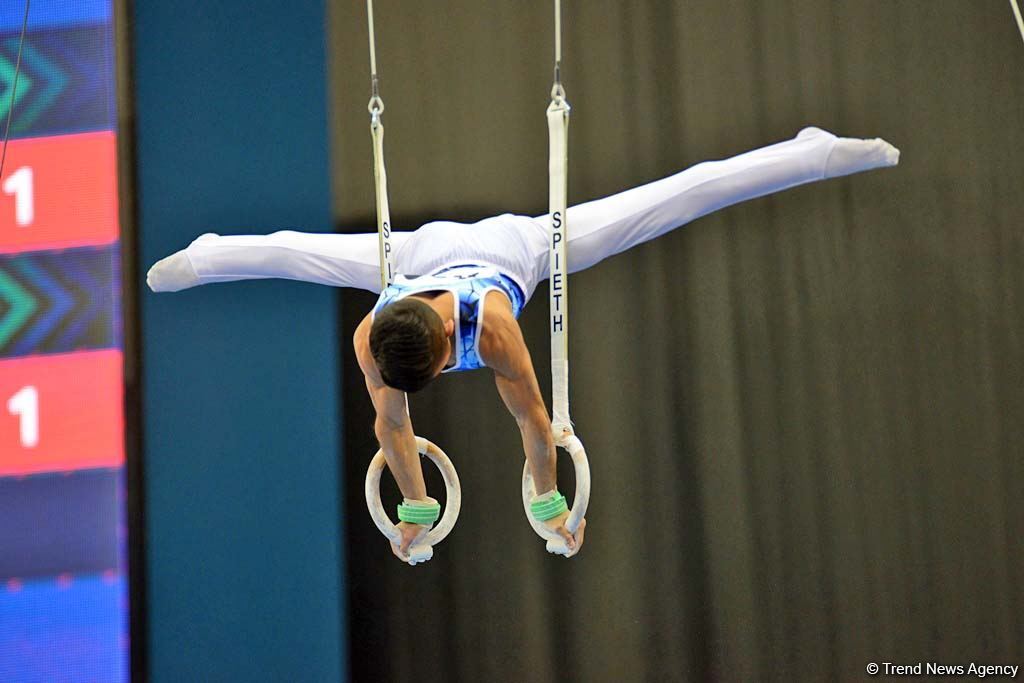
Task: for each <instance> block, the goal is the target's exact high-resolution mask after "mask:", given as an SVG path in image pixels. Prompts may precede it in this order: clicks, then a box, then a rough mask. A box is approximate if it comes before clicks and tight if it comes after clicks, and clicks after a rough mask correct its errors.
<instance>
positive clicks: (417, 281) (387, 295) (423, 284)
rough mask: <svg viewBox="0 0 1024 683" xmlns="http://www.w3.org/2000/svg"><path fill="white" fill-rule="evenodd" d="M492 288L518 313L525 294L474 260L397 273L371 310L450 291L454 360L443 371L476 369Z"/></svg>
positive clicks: (504, 276)
mask: <svg viewBox="0 0 1024 683" xmlns="http://www.w3.org/2000/svg"><path fill="white" fill-rule="evenodd" d="M492 290H496V291H499V292H501V293H503V294H504V295H505V296H507V297H508V298H509V301H511V302H512V315H514V316H515V317H516V318H518V317H519V313H520V311H522V310H523V306H525V305H526V297H525V295H524V294H523V290H522V289H520V287H519V285H517V284H516V283H515V282H514V281H513V280H512V278H510V277H508V276H507V275H503V274H502V273H500V272H499V271H498V270H497V269H496V268H492V267H487V266H480V265H474V264H462V265H455V266H447V267H445V268H442V269H441V270H438V271H437V272H434V273H431V274H430V275H423V276H420V277H406V276H404V275H398V276H396V277H395V281H394V283H393V284H391V285H390V286H389V287H387V288H386V289H385V290H384V291H383V292H381V293H380V298H378V299H377V303H376V305H375V306H374V307H373V312H374V313H376V312H377V311H379V310H381V309H382V308H384V307H385V306H387V305H389V304H392V303H394V302H396V301H398V300H399V299H404V298H405V297H407V296H410V295H412V294H422V293H423V292H451V293H452V294H453V295H454V296H455V301H456V305H455V314H454V318H455V335H456V338H455V341H454V344H455V351H456V353H455V364H454V365H452V366H451V367H450V368H446V369H445V370H444V372H462V371H464V370H477V369H479V368H482V367H484V366H485V364H484V362H483V359H481V358H480V329H481V328H482V327H483V321H484V303H485V300H486V298H487V293H488V292H490V291H492Z"/></svg>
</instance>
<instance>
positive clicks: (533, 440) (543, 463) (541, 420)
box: [480, 292, 586, 556]
mask: <svg viewBox="0 0 1024 683" xmlns="http://www.w3.org/2000/svg"><path fill="white" fill-rule="evenodd" d="M492 295H493V296H492ZM492 302H493V303H492ZM480 357H481V358H482V359H483V361H484V362H485V363H486V364H487V366H488V367H490V368H491V369H492V370H494V380H495V383H496V384H497V386H498V393H499V394H500V395H501V398H502V400H503V401H504V402H505V406H506V407H508V410H509V412H510V413H512V417H514V418H515V420H516V424H518V425H519V431H520V433H521V434H522V437H523V450H524V451H525V452H526V460H527V461H528V462H529V464H530V474H531V475H532V476H533V481H534V486H535V487H536V490H537V491H538V492H539V493H543V492H546V491H550V490H552V489H554V488H555V486H556V474H555V457H556V456H555V442H554V438H553V437H552V435H551V419H550V418H549V417H548V410H547V407H546V406H545V405H544V399H543V398H542V397H541V394H540V386H539V385H538V384H537V375H536V373H535V372H534V370H533V361H532V360H531V359H530V351H529V349H527V348H526V342H525V341H524V340H523V333H522V330H521V329H520V328H519V323H518V321H516V319H515V316H513V315H512V305H511V303H509V301H508V299H507V298H506V297H504V296H500V295H498V294H496V293H493V292H492V293H491V295H488V299H487V316H486V318H485V319H484V329H483V331H482V332H481V335H480ZM568 517H569V513H568V512H564V513H562V514H561V515H559V516H558V517H555V518H554V519H550V520H548V521H547V522H546V524H547V525H548V526H549V527H550V528H551V529H552V530H553V531H555V532H556V533H558V534H559V535H560V536H562V538H564V539H565V542H566V544H567V545H568V546H569V549H570V556H571V555H574V554H576V553H577V552H579V549H580V547H581V546H582V545H583V531H584V528H585V527H586V520H583V521H582V522H581V523H580V526H579V528H578V529H577V530H576V536H575V538H574V537H573V535H572V534H570V533H569V531H568V529H566V528H565V520H566V519H568Z"/></svg>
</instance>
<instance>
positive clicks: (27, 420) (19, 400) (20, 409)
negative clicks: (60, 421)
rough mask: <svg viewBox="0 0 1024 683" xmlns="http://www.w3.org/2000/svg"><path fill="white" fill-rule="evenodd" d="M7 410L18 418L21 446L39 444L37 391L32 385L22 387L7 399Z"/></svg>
mask: <svg viewBox="0 0 1024 683" xmlns="http://www.w3.org/2000/svg"><path fill="white" fill-rule="evenodd" d="M7 412H9V413H10V414H11V415H15V416H17V417H19V418H20V426H21V429H20V434H21V447H22V448H35V447H36V446H38V445H39V392H38V391H37V390H36V388H35V387H33V386H27V387H22V388H21V389H19V390H18V393H16V394H15V395H14V396H11V398H10V400H8V401H7Z"/></svg>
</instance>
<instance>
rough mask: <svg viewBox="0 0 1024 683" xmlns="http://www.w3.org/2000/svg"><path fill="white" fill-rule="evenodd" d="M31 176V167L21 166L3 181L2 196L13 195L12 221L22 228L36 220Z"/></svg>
mask: <svg viewBox="0 0 1024 683" xmlns="http://www.w3.org/2000/svg"><path fill="white" fill-rule="evenodd" d="M32 176H33V174H32V169H31V167H29V166H22V167H21V168H19V169H18V170H17V171H15V172H14V173H12V174H11V175H9V176H7V180H5V181H4V187H3V189H4V194H8V195H14V220H15V221H17V223H18V225H19V226H21V227H23V228H26V227H28V226H30V225H32V221H34V220H35V218H36V207H35V196H34V188H33V182H32V181H33V178H32Z"/></svg>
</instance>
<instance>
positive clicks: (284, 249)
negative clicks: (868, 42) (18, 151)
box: [148, 128, 899, 298]
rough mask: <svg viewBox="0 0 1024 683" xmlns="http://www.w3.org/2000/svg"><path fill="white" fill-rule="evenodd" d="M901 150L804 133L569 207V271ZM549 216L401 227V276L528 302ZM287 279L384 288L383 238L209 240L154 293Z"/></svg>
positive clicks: (154, 273) (155, 274)
mask: <svg viewBox="0 0 1024 683" xmlns="http://www.w3.org/2000/svg"><path fill="white" fill-rule="evenodd" d="M898 160H899V150H897V149H896V148H895V147H893V146H892V145H890V144H889V143H887V142H885V141H884V140H881V139H878V138H876V139H874V140H859V139H855V138H837V137H836V136H835V135H833V134H831V133H829V132H826V131H823V130H821V129H819V128H805V129H804V130H802V131H801V132H800V134H799V135H797V136H796V137H795V138H794V139H792V140H786V141H784V142H780V143H777V144H774V145H770V146H768V147H762V148H760V149H756V150H753V151H751V152H747V153H745V154H740V155H738V156H735V157H732V158H730V159H724V160H721V161H709V162H704V163H701V164H698V165H696V166H693V167H692V168H688V169H686V170H685V171H682V172H680V173H677V174H675V175H672V176H669V177H667V178H663V179H661V180H657V181H655V182H652V183H649V184H647V185H642V186H640V187H637V188H634V189H631V190H627V191H625V192H620V193H619V194H615V195H612V196H610V197H605V198H604V199H598V200H595V201H592V202H587V203H586V204H580V205H578V206H574V207H571V208H570V209H569V210H568V213H567V231H568V235H569V242H568V259H569V260H568V266H569V272H577V271H580V270H583V269H585V268H589V267H590V266H592V265H594V264H596V263H598V262H600V261H602V260H603V259H605V258H608V257H609V256H612V255H614V254H618V253H620V252H623V251H626V250H627V249H630V248H631V247H634V246H636V245H638V244H641V243H643V242H646V241H648V240H651V239H654V238H655V237H658V236H659V235H663V234H664V233H666V232H668V231H670V230H673V229H674V228H677V227H679V226H681V225H685V224H686V223H689V222H690V221H692V220H694V219H696V218H699V217H700V216H703V215H705V214H708V213H710V212H712V211H716V210H717V209H721V208H723V207H726V206H730V205H732V204H737V203H739V202H742V201H745V200H747V199H752V198H754V197H761V196H764V195H767V194H770V193H772V192H778V191H780V190H785V189H787V188H790V187H794V186H796V185H802V184H804V183H810V182H814V181H817V180H823V179H825V178H833V177H837V176H842V175H848V174H850V173H857V172H859V171H866V170H869V169H872V168H879V167H883V166H894V165H896V163H898ZM548 235H549V229H548V217H547V215H546V214H545V215H543V216H538V217H529V216H513V215H511V214H505V215H502V216H495V217H493V218H488V219H485V220H483V221H480V222H478V223H473V224H464V223H451V222H445V221H440V222H435V223H428V224H426V225H424V226H423V227H421V228H420V229H419V230H416V231H414V232H393V233H392V246H393V248H394V250H395V269H396V272H398V273H402V274H405V275H409V276H412V275H425V274H428V273H430V272H432V271H434V270H437V269H439V268H441V267H443V266H447V265H453V264H457V263H478V264H484V265H493V266H497V267H498V268H499V269H500V270H501V271H502V272H505V273H506V274H507V275H509V276H510V277H512V278H513V279H515V280H517V281H518V283H519V284H520V286H522V288H523V291H524V292H525V293H526V295H527V297H528V298H529V296H531V295H532V294H533V292H534V290H535V289H536V287H537V285H538V284H539V283H540V282H542V281H543V280H545V279H546V278H547V277H548V253H549V247H548ZM256 278H287V279H291V280H303V281H307V282H317V283H320V284H325V285H332V286H335V287H355V288H358V289H366V290H369V291H371V292H379V291H380V266H379V261H378V243H377V234H376V233H365V234H354V235H338V234H329V233H328V234H323V233H299V232H292V231H282V232H276V233H273V234H270V235H252V236H250V235H237V236H219V235H214V234H208V235H203V236H202V237H200V238H198V239H197V240H195V241H194V242H193V243H192V244H191V245H189V247H188V248H187V249H185V250H183V251H180V252H178V253H177V254H174V255H173V256H170V257H168V258H166V259H164V260H162V261H160V262H159V263H157V264H156V265H155V266H153V268H152V269H151V270H150V273H149V278H148V282H149V284H150V287H151V288H152V289H153V290H154V291H177V290H179V289H184V288H186V287H191V286H195V285H200V284H206V283H211V282H227V281H231V280H247V279H256Z"/></svg>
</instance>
